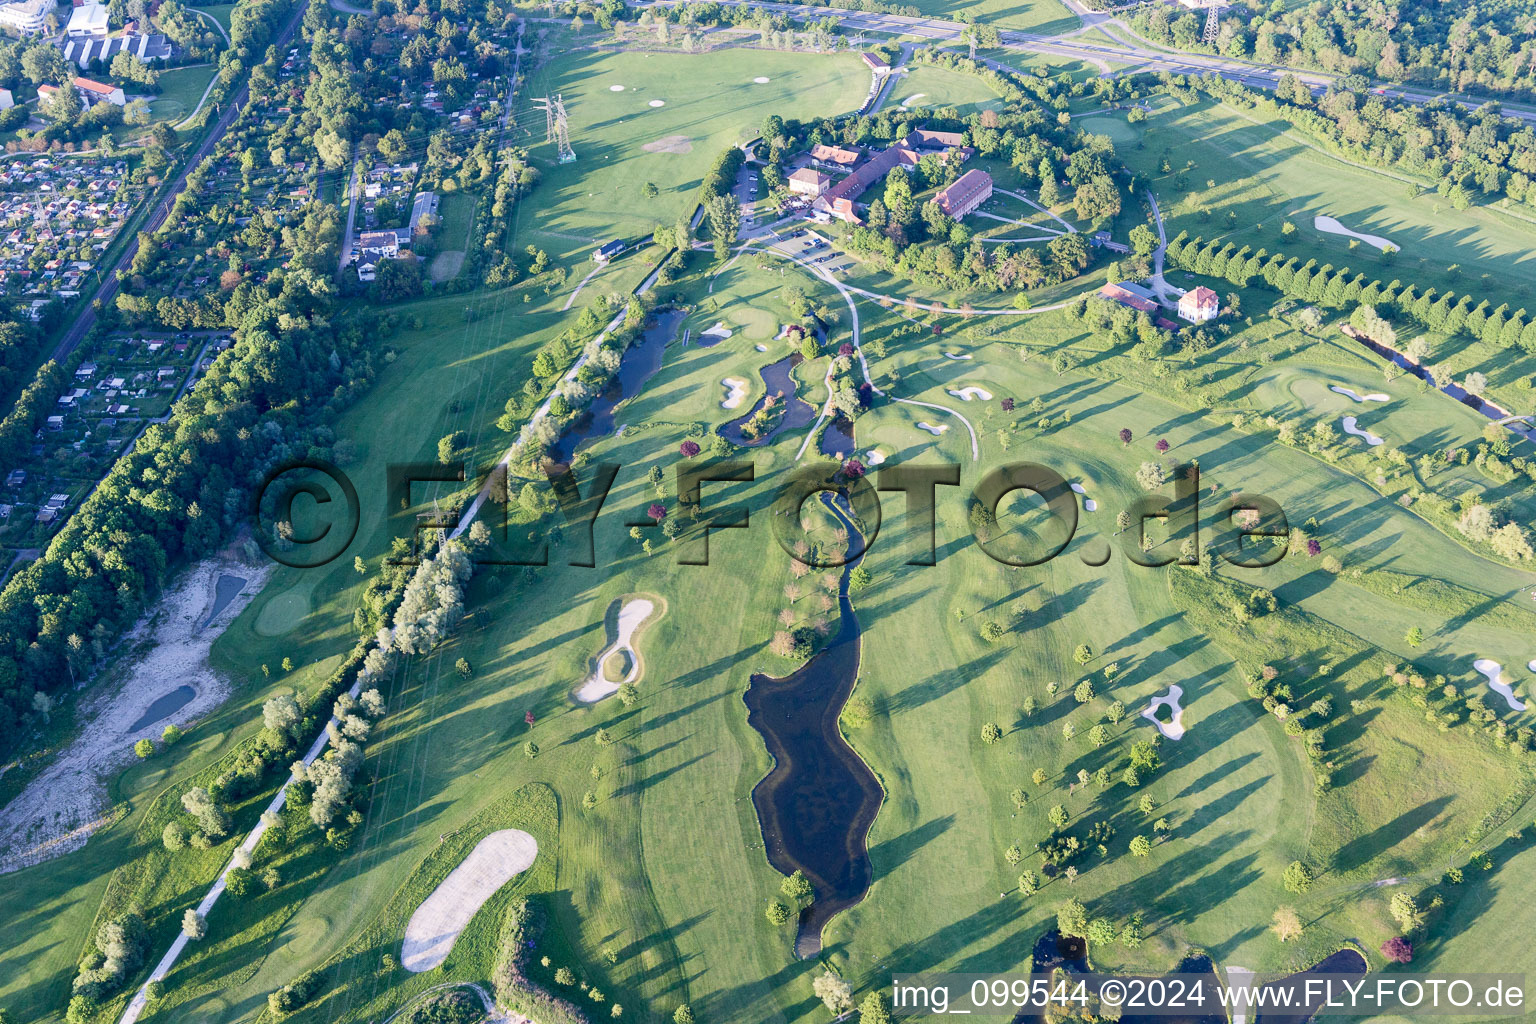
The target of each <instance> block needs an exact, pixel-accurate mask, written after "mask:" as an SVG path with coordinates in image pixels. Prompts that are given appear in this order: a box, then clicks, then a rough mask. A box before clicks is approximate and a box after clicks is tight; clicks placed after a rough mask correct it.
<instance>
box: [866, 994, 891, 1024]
mask: <svg viewBox="0 0 1536 1024" xmlns="http://www.w3.org/2000/svg"><path fill="white" fill-rule="evenodd" d="M859 1024H891V1003H890V1000H889V999H887V998H886V996H885V993H884V992H881V991H880V990H879V989H876V990H875V991H873V992H871V993H870V994H869V995H867V996H865V997H864V1001H863V1002H862V1003H860V1004H859Z"/></svg>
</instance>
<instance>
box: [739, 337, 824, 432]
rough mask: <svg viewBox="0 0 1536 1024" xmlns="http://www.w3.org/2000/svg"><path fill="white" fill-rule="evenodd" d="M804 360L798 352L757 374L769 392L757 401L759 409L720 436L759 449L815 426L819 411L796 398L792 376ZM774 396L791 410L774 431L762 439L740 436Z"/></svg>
mask: <svg viewBox="0 0 1536 1024" xmlns="http://www.w3.org/2000/svg"><path fill="white" fill-rule="evenodd" d="M803 358H804V357H803V356H801V355H800V353H798V352H796V353H795V354H794V355H788V356H785V357H784V358H783V359H780V360H779V361H778V362H776V363H771V364H769V365H768V366H765V367H763V368H762V369H761V370H759V371H758V376H760V377H762V378H763V383H764V384H766V385H768V392H767V394H765V395H764V396H763V397H762V398H760V399H758V402H757V404H756V405H754V406H753V407H752V408H751V409H749V410H747V414H746V415H745V416H740V417H738V418H736V419H734V420H731V422H729V423H727V424H725V425H724V426H722V427H721V428H720V433H721V435H722V436H723V437H724V438H725V439H726V440H727V441H729V442H731V443H732V444H735V445H740V446H741V447H743V448H756V447H757V446H758V445H764V444H767V443H768V442H769V441H772V440H773V439H774V438H775V437H778V436H779V435H780V434H781V433H783V432H784V431H785V430H798V429H800V428H801V427H808V426H810V425H811V424H812V423H814V422H816V407H815V406H813V405H809V404H807V403H806V402H805V401H803V400H802V399H801V398H799V397H798V396H796V395H795V381H794V378H793V377H791V376H790V373H789V372H790V371H791V370H793V369H794V368H795V367H796V366H798V365H800V362H801V360H802V359H803ZM770 396H773V397H774V398H776V399H777V400H778V401H781V402H782V401H784V400H785V399H786V397H787V398H788V402H789V407H788V408H787V409H785V410H784V412H783V413H782V414H781V415H780V416H779V420H778V422H777V423H775V424H774V427H773V429H772V430H770V431H768V432H767V433H766V434H763V435H762V436H761V437H757V438H749V437H747V436H746V435H745V434H743V433H742V432H741V428H742V427H744V426H746V425H747V424H748V423H750V422H751V421H752V417H753V416H756V415H757V414H758V412H759V411H760V410H761V409H762V408H763V406H764V405H766V404H767V402H768V398H769V397H770Z"/></svg>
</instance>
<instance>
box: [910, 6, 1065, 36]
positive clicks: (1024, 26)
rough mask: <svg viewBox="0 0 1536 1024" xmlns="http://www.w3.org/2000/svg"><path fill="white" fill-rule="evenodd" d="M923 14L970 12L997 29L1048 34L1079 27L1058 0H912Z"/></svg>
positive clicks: (956, 16)
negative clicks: (970, 0) (972, 0)
mask: <svg viewBox="0 0 1536 1024" xmlns="http://www.w3.org/2000/svg"><path fill="white" fill-rule="evenodd" d="M912 6H913V7H916V8H917V9H918V10H919V11H920V12H921V13H922V14H923V15H924V16H926V17H929V18H944V19H946V20H950V21H955V20H958V19H959V18H960V16H961V15H964V14H970V15H973V16H974V17H975V18H976V20H977V21H979V22H982V23H985V24H988V25H994V26H996V27H997V28H999V29H1014V30H1018V31H1026V32H1039V33H1042V34H1045V35H1051V34H1054V33H1057V32H1066V31H1068V30H1071V29H1075V28H1077V27H1079V25H1080V24H1081V23H1080V22H1079V21H1078V20H1077V16H1076V15H1074V14H1073V13H1072V12H1071V11H1069V10H1067V8H1066V5H1064V4H1062V3H1060V2H1059V0H974V2H966V0H912Z"/></svg>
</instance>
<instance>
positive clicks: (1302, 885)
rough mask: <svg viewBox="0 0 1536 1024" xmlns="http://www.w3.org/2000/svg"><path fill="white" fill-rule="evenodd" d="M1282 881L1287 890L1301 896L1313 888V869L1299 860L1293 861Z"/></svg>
mask: <svg viewBox="0 0 1536 1024" xmlns="http://www.w3.org/2000/svg"><path fill="white" fill-rule="evenodd" d="M1281 881H1282V882H1283V883H1284V884H1285V887H1286V889H1287V890H1289V891H1290V892H1294V893H1296V894H1297V895H1298V896H1299V895H1301V894H1302V893H1304V892H1306V891H1307V890H1308V889H1310V888H1312V881H1313V875H1312V869H1311V868H1309V867H1307V866H1306V865H1305V864H1303V863H1302V862H1301V861H1299V860H1293V861H1291V863H1290V864H1289V865H1288V866H1287V867H1286V869H1285V874H1284V875H1283V876H1282V877H1281Z"/></svg>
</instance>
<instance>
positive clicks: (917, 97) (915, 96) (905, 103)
mask: <svg viewBox="0 0 1536 1024" xmlns="http://www.w3.org/2000/svg"><path fill="white" fill-rule="evenodd" d="M927 95H928V94H927V93H925V92H915V93H913V94H912V95H911V96H908V97H907V98H906V99H904V100H902V101H901V107H902V109H903V110H905V109H906V108H907V107H910V106H911V105H912V104H914V103H916V102H917V101H918V100H920V99H922V98H923V97H924V96H927Z"/></svg>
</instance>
